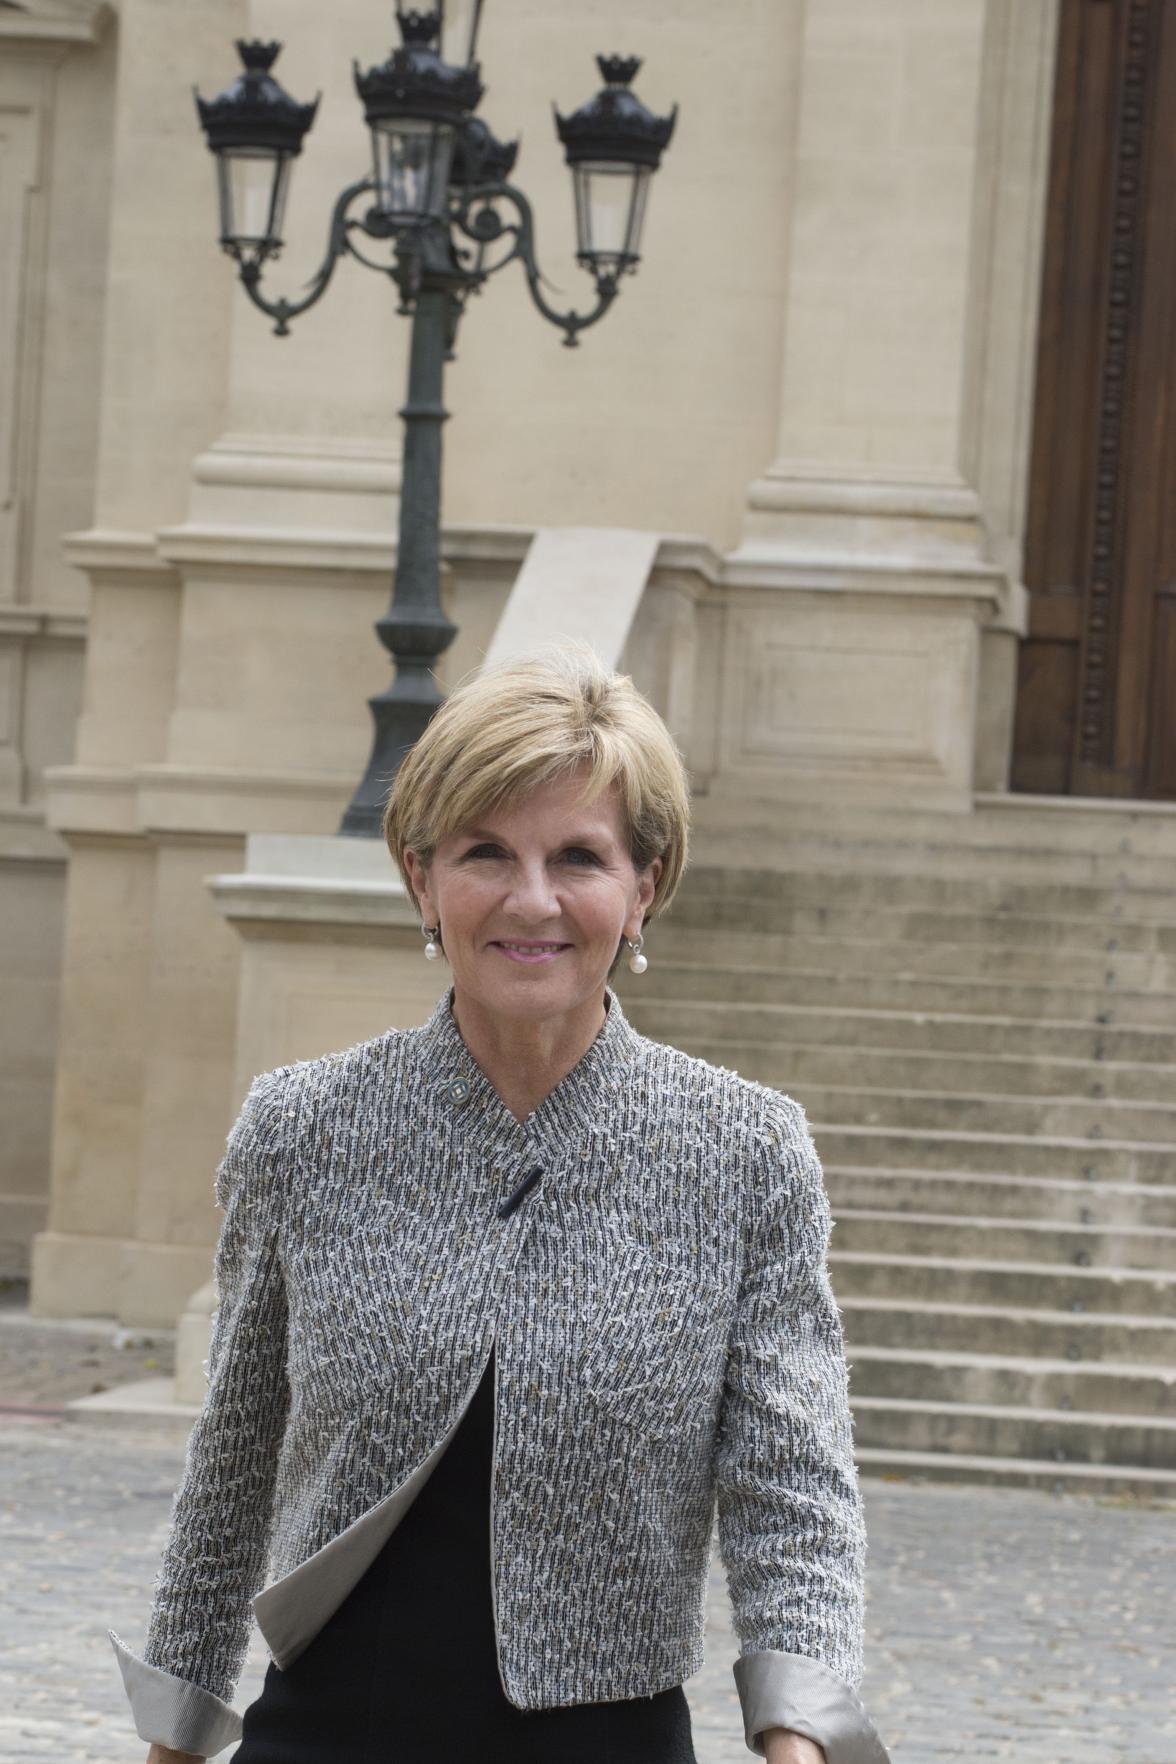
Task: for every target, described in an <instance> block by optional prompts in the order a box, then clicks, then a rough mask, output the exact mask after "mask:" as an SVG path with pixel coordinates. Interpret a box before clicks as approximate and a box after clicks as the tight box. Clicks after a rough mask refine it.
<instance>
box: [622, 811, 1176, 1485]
mask: <svg viewBox="0 0 1176 1764" xmlns="http://www.w3.org/2000/svg"><path fill="white" fill-rule="evenodd" d="M698 821H699V824H698V830H697V834H696V839H695V856H694V859H693V861H692V865H691V868H690V870H689V872H688V874H687V878H686V881H685V883H684V884H683V887H682V890H681V892H680V894H679V896H678V900H677V901H676V903H675V905H674V908H673V911H672V913H671V914H670V915H669V917H668V918H667V919H666V921H665V922H664V923H663V924H662V925H659V926H655V928H654V931H653V934H652V935H651V936H650V937H649V939H648V943H647V951H648V954H649V955H650V958H651V961H650V968H649V971H648V972H647V973H646V974H645V975H644V976H642V977H641V978H640V979H635V978H634V977H633V976H631V975H629V974H628V973H627V971H624V970H622V974H623V978H622V981H621V988H622V991H623V995H624V1002H625V1008H626V1010H627V1011H628V1012H629V1014H630V1015H631V1017H632V1020H633V1021H634V1023H635V1024H636V1025H637V1026H638V1027H639V1028H640V1029H642V1030H643V1031H644V1032H645V1033H647V1034H649V1035H653V1036H655V1037H657V1038H658V1039H661V1040H665V1041H672V1042H674V1043H676V1044H677V1045H678V1046H680V1047H683V1048H685V1049H686V1050H687V1051H688V1052H691V1053H697V1054H701V1055H703V1056H705V1057H706V1058H707V1059H710V1060H713V1061H714V1062H715V1063H717V1064H720V1065H724V1066H729V1067H731V1068H733V1069H734V1070H736V1071H739V1072H742V1073H743V1074H745V1075H746V1076H747V1077H751V1078H757V1079H760V1080H761V1081H763V1082H764V1083H768V1084H773V1085H777V1086H778V1087H779V1088H780V1089H782V1090H785V1091H787V1092H789V1093H790V1094H791V1095H794V1096H795V1097H796V1098H797V1099H798V1100H799V1101H801V1102H802V1103H803V1104H804V1106H805V1108H806V1110H807V1112H808V1116H809V1121H810V1123H811V1125H812V1128H813V1132H814V1135H815V1138H816V1141H817V1145H818V1148H819V1150H820V1153H821V1158H822V1163H823V1166H824V1170H825V1178H826V1185H827V1187H828V1191H829V1195H830V1199H831V1202H832V1206H833V1212H834V1217H835V1220H836V1226H835V1231H834V1235H833V1240H832V1243H831V1250H830V1267H831V1271H832V1276H833V1282H834V1287H835V1289H836V1292H837V1298H838V1302H839V1304H840V1306H841V1310H842V1315H843V1319H844V1323H845V1331H846V1342H847V1350H848V1357H849V1361H850V1367H851V1389H852V1395H853V1406H854V1417H855V1438H856V1442H857V1450H858V1461H859V1464H860V1466H861V1469H862V1471H863V1473H871V1472H873V1473H877V1474H889V1475H900V1476H911V1475H917V1476H926V1477H932V1478H937V1479H942V1478H948V1479H953V1480H964V1481H986V1482H994V1481H997V1482H1018V1483H1022V1484H1030V1485H1035V1486H1040V1487H1046V1488H1058V1489H1066V1490H1079V1489H1081V1490H1086V1491H1088V1492H1092V1493H1098V1494H1103V1495H1105V1494H1120V1495H1127V1496H1132V1497H1147V1498H1149V1499H1160V1500H1170V1501H1176V804H1171V805H1150V804H1141V803H1129V804H1125V803H1107V804H1105V805H1104V804H1101V803H1099V804H1096V803H1091V802H1089V801H1086V802H1081V801H1072V800H1070V799H1064V798H1041V797H1038V798H1028V797H1021V796H1018V797H1001V796H992V797H978V798H977V799H976V803H975V806H974V810H973V812H972V813H971V814H966V815H948V814H930V813H921V814H919V813H911V814H905V815H895V814H886V815H882V814H877V813H870V812H867V811H862V810H858V811H841V812H840V813H834V812H832V811H821V810H819V809H814V808H801V807H798V808H797V809H795V810H792V809H789V810H787V811H783V810H782V809H781V808H780V806H779V805H768V804H764V805H762V806H757V805H754V804H751V805H749V804H747V803H746V802H744V803H729V804H723V803H711V802H707V803H704V804H702V805H701V807H700V811H699V817H698Z"/></svg>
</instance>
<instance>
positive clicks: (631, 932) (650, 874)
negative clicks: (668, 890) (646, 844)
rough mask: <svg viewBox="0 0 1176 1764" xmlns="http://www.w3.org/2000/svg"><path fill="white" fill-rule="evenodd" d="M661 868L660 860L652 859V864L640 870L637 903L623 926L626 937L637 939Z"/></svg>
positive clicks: (654, 892) (655, 888)
mask: <svg viewBox="0 0 1176 1764" xmlns="http://www.w3.org/2000/svg"><path fill="white" fill-rule="evenodd" d="M662 868H663V865H662V861H661V859H660V858H654V860H653V862H652V863H651V864H649V865H648V866H647V868H646V869H644V870H642V871H641V873H640V875H639V876H638V878H637V903H636V906H635V907H634V909H633V912H632V913H631V914H630V915H629V921H628V924H627V925H626V926H625V936H626V937H637V936H639V935H640V933H641V927H642V926H643V925H644V923H645V915H646V913H647V912H648V910H649V908H650V906H651V904H652V902H653V897H654V895H655V894H656V893H657V884H658V880H659V878H660V876H661V873H662Z"/></svg>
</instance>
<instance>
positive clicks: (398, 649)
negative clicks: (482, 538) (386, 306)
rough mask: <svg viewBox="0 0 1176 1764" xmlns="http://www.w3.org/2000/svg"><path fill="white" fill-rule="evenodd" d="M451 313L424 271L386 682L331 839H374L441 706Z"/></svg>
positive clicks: (446, 624)
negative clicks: (412, 753) (360, 768)
mask: <svg viewBox="0 0 1176 1764" xmlns="http://www.w3.org/2000/svg"><path fill="white" fill-rule="evenodd" d="M454 304H455V295H454V293H453V291H452V289H451V288H449V287H448V286H446V285H445V284H444V282H443V281H441V280H440V279H436V280H434V278H431V277H429V275H428V272H427V271H425V272H424V273H423V276H422V283H421V287H420V289H419V290H418V292H417V293H416V295H415V306H414V311H413V319H412V340H411V345H410V354H409V369H408V402H407V403H406V404H405V405H404V407H403V409H402V410H401V412H400V415H401V416H402V417H403V419H404V458H403V464H402V468H401V489H400V536H399V541H398V544H397V551H396V574H395V580H394V584H393V590H392V602H391V605H390V606H389V608H388V611H387V612H386V613H385V614H384V616H383V618H381V619H378V620H377V621H376V630H377V631H378V633H379V636H380V642H381V643H382V644H383V645H384V647H385V649H387V651H388V652H389V654H390V655H391V657H392V660H393V663H394V666H395V675H394V677H393V679H392V681H391V683H390V684H389V685H388V686H387V687H386V688H385V689H384V691H383V692H378V693H376V695H375V697H374V698H369V699H368V705H369V706H370V708H371V713H372V717H373V720H374V722H375V734H374V737H373V741H372V751H371V757H370V758H369V760H368V766H367V771H366V772H365V773H364V775H363V778H362V780H361V782H360V785H359V788H358V790H357V791H356V793H355V795H354V797H353V798H352V800H351V803H350V804H349V806H348V808H347V810H346V812H345V814H344V816H343V819H342V821H341V823H340V826H339V831H340V833H351V834H359V835H361V836H368V837H375V838H378V837H379V836H380V833H381V831H382V828H383V819H384V805H385V803H386V801H387V797H388V789H389V786H390V784H391V782H392V780H393V778H395V776H396V773H397V771H398V770H399V767H400V762H401V760H402V759H403V758H404V755H405V754H406V753H407V752H408V750H409V748H410V747H411V746H412V745H413V743H414V742H415V741H416V740H418V739H419V737H420V736H421V735H422V734H423V733H424V731H425V726H426V724H427V723H428V721H429V719H430V717H431V716H432V715H433V712H434V711H435V710H436V709H437V707H438V705H439V704H440V703H441V701H442V695H441V692H440V690H439V689H438V686H437V682H436V680H435V678H434V676H433V671H432V670H433V667H434V665H435V663H436V661H437V658H438V656H441V655H444V653H445V651H446V650H447V649H448V648H449V645H450V644H451V643H452V642H453V639H454V638H455V637H456V635H457V626H456V625H455V624H453V623H452V621H451V620H450V619H448V618H447V617H446V616H445V614H444V612H443V611H442V610H441V431H442V426H443V425H444V423H445V420H446V418H447V416H448V412H447V411H446V409H445V406H444V404H443V402H442V400H443V396H444V385H445V357H446V353H447V348H448V339H449V336H450V334H451V330H452V325H453V318H454V315H453V307H454Z"/></svg>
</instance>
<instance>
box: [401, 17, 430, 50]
mask: <svg viewBox="0 0 1176 1764" xmlns="http://www.w3.org/2000/svg"><path fill="white" fill-rule="evenodd" d="M396 22H397V23H398V24H399V26H400V35H401V39H402V40H403V42H404V43H405V44H406V45H407V46H409V47H416V48H418V49H427V48H429V47H430V45H431V44H432V43H434V42H435V41H436V38H437V33H438V31H439V29H440V25H441V20H440V17H439V15H438V14H437V13H435V12H415V11H413V12H397V14H396Z"/></svg>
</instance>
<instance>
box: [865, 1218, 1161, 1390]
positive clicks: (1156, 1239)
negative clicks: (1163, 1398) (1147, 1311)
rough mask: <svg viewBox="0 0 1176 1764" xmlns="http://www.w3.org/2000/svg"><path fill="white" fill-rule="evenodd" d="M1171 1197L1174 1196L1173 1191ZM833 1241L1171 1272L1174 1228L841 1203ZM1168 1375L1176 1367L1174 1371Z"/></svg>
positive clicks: (952, 1255)
mask: <svg viewBox="0 0 1176 1764" xmlns="http://www.w3.org/2000/svg"><path fill="white" fill-rule="evenodd" d="M1173 1198H1174V1199H1176V1196H1174V1197H1173ZM835 1218H836V1226H835V1231H836V1245H837V1249H838V1251H840V1252H845V1251H852V1252H853V1253H854V1254H855V1255H867V1256H868V1255H872V1254H873V1253H875V1252H877V1253H879V1254H882V1255H909V1256H931V1257H935V1258H946V1259H953V1260H954V1259H963V1260H983V1261H997V1262H1033V1263H1037V1264H1040V1263H1042V1262H1055V1263H1057V1264H1058V1266H1059V1267H1064V1266H1067V1265H1069V1266H1071V1267H1082V1268H1097V1269H1102V1270H1104V1271H1105V1270H1107V1269H1111V1268H1138V1269H1163V1270H1166V1271H1167V1272H1168V1273H1170V1274H1173V1275H1176V1230H1174V1229H1167V1230H1164V1229H1158V1230H1157V1229H1152V1230H1150V1231H1131V1230H1128V1229H1125V1228H1123V1227H1122V1226H1120V1225H1075V1224H1072V1223H1067V1222H1063V1221H1058V1220H1054V1219H1021V1220H1015V1221H1011V1220H1007V1219H991V1218H986V1217H985V1216H983V1215H974V1216H969V1215H967V1214H960V1213H890V1212H883V1211H880V1210H878V1209H872V1208H867V1207H844V1206H843V1207H841V1208H839V1209H838V1211H837V1212H836V1214H835ZM1174 1376H1176V1374H1174Z"/></svg>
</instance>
